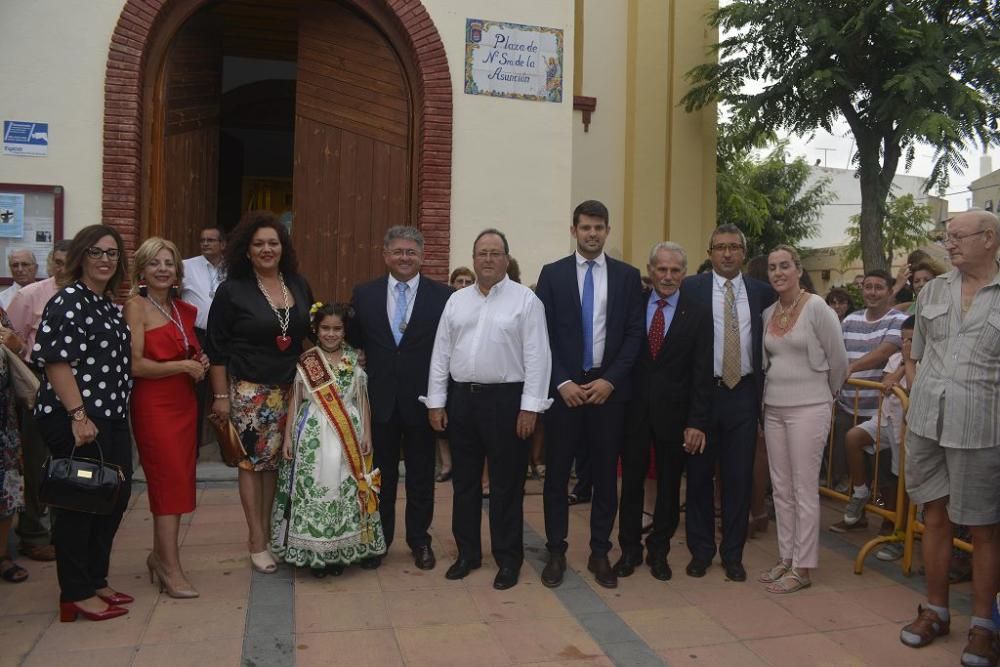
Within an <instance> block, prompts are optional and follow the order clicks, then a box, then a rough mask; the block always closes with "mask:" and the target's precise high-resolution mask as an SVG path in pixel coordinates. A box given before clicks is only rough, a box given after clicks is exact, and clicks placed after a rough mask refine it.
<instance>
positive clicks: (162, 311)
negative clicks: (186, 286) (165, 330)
mask: <svg viewBox="0 0 1000 667" xmlns="http://www.w3.org/2000/svg"><path fill="white" fill-rule="evenodd" d="M146 300H147V301H149V302H150V303H151V304H153V307H154V308H156V309H157V310H158V311H160V314H161V315H163V316H164V317H165V318H167V319H168V320H170V321H171V322H173V324H174V328H176V329H177V330H178V331H180V332H181V338H182V339H183V341H184V354H185V355H187V357H188V358H191V342H190V341H189V340H188V335H187V331H185V330H184V323H183V322H181V314H180V312H179V311H178V310H177V303H176V302H175V301H174V300H173V299H170V308H171V310H172V311H173V315H171V314H170V313H168V312H167V310H166V309H165V308H164V307H163V306H161V305H160V302H159V301H157V300H156V299H154V298H153V297H151V296H148V295H147V296H146ZM175 316H176V317H175Z"/></svg>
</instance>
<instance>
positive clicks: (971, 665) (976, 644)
mask: <svg viewBox="0 0 1000 667" xmlns="http://www.w3.org/2000/svg"><path fill="white" fill-rule="evenodd" d="M966 656H968V660H967V659H966ZM998 659H1000V641H998V640H997V638H996V633H995V632H990V631H989V630H987V629H986V628H980V627H977V626H972V627H971V628H969V643H968V644H966V645H965V650H964V651H962V664H963V665H966V666H967V667H975V666H977V665H982V664H984V662H983V661H984V660H985V661H986V662H985V664H988V665H996V664H997V660H998Z"/></svg>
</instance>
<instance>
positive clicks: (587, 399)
mask: <svg viewBox="0 0 1000 667" xmlns="http://www.w3.org/2000/svg"><path fill="white" fill-rule="evenodd" d="M608 231H609V226H608V209H607V208H606V207H605V206H604V204H602V203H601V202H599V201H585V202H583V203H582V204H580V205H579V206H577V207H576V210H575V211H573V226H572V227H571V228H570V233H571V234H572V235H573V238H574V239H576V252H575V253H573V254H572V255H570V256H569V257H565V258H563V259H561V260H559V261H557V262H553V263H551V264H547V265H546V266H545V267H543V268H542V273H541V275H540V276H539V277H538V287H537V289H536V293H537V294H538V298H539V299H541V301H542V303H543V304H544V305H545V319H546V323H547V325H548V329H549V345H550V347H551V349H552V380H551V389H550V392H551V394H550V395H551V396H552V398H553V400H554V402H553V404H552V407H551V408H549V410H548V412H546V414H545V419H546V423H545V466H546V472H545V491H544V507H545V536H546V546H547V547H548V550H549V554H548V562H547V563H546V565H545V569H544V570H543V571H542V583H543V584H545V585H546V586H549V587H554V586H558V585H559V584H561V583H562V580H563V573H564V572H565V571H566V548H567V544H566V536H567V534H568V529H569V504H568V500H569V498H568V494H567V493H566V489H567V486H568V484H569V474H570V466H571V464H572V462H573V456H574V452H575V451H576V448H577V447H584V448H586V451H587V454H588V455H589V456H588V457H587V458H588V459H589V462H590V472H591V474H592V475H593V485H594V491H593V500H592V505H591V511H590V559H589V561H588V563H587V568H588V569H589V570H590V571H591V572H593V573H594V578H595V579H596V580H597V583H599V584H600V585H602V586H604V587H606V588H614V587H616V586H617V585H618V578H617V577H616V576H615V573H614V571H613V570H612V569H611V564H610V562H609V561H608V552H609V551H610V550H611V528H612V526H613V525H614V522H615V513H616V511H617V509H618V479H617V468H618V465H617V463H618V452H619V451H620V448H621V441H622V429H623V426H624V419H625V402H626V401H627V400H628V398H629V395H630V394H631V386H630V375H631V372H632V365H633V364H634V363H635V360H636V357H637V356H638V354H639V346H640V344H641V342H642V337H643V332H644V329H643V324H642V302H641V300H640V299H641V292H640V290H641V286H642V281H641V280H640V278H639V271H638V270H637V269H636V268H635V267H632V266H629V265H628V264H625V263H624V262H619V261H617V260H614V259H611V258H610V257H608V256H607V255H606V254H604V243H605V241H607V238H608Z"/></svg>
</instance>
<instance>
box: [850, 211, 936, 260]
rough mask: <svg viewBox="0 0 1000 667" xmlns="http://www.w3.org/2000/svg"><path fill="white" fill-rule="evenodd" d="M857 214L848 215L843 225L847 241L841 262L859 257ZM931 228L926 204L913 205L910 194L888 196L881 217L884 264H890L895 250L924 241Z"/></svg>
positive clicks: (931, 216) (920, 243)
mask: <svg viewBox="0 0 1000 667" xmlns="http://www.w3.org/2000/svg"><path fill="white" fill-rule="evenodd" d="M860 222H861V216H858V215H852V216H851V224H850V225H848V227H847V235H848V237H849V238H850V240H849V241H848V243H847V248H846V249H845V250H844V261H845V262H847V263H850V262H853V261H854V260H856V259H857V258H859V257H861V224H860ZM933 228H934V214H933V212H932V211H931V207H930V206H928V205H926V204H917V203H916V202H915V201H914V199H913V195H909V194H907V195H903V196H901V197H895V196H893V195H889V204H888V206H887V207H886V212H885V218H884V219H883V221H882V243H883V245H882V252H883V254H882V260H883V261H884V262H885V265H886V266H891V265H892V258H893V256H895V255H896V254H898V253H901V252H908V251H910V250H913V249H914V248H918V247H920V246H922V245H924V244H925V243H927V241H928V240H930V233H931V231H932V229H933Z"/></svg>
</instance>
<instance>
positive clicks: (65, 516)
mask: <svg viewBox="0 0 1000 667" xmlns="http://www.w3.org/2000/svg"><path fill="white" fill-rule="evenodd" d="M123 247H124V245H123V243H122V239H121V236H119V234H118V232H117V231H115V230H114V229H112V228H111V227H105V226H103V225H91V226H90V227H85V228H84V229H82V230H81V231H80V232H79V233H78V234H77V235H76V237H75V238H74V239H73V243H72V245H70V248H69V252H68V253H67V255H66V273H67V275H69V276H71V277H72V279H73V282H71V283H70V284H69V285H67V286H66V287H64V288H63V289H62V290H60V291H59V292H58V293H57V294H56V295H55V296H54V297H52V300H51V301H49V303H48V304H47V305H46V306H45V310H44V311H43V313H42V321H41V323H40V324H39V325H38V335H37V337H36V338H35V346H34V348H32V352H31V358H32V360H33V361H34V362H35V363H36V364H37V365H38V366H39V367H40V368H41V369H42V379H41V387H40V388H39V390H38V400H37V403H36V405H35V419H36V420H37V423H38V428H39V430H40V431H41V433H42V437H43V438H44V439H45V444H47V445H48V447H49V450H50V451H51V452H52V455H53V456H54V457H67V456H69V455H70V453H71V452H72V451H73V448H74V447H76V448H77V449H78V451H77V455H78V456H82V457H87V458H95V459H96V458H100V453H99V450H98V445H99V446H100V451H101V452H103V455H104V460H105V461H106V462H107V463H114V464H116V465H118V466H119V467H120V468H121V470H122V472H123V473H124V474H125V481H124V483H123V484H122V487H121V494H120V495H119V498H118V506H117V507H116V509H115V511H114V512H112V513H111V514H110V515H106V516H105V515H97V514H87V513H85V512H75V511H72V510H65V509H56V508H53V510H52V514H53V519H54V521H53V524H54V525H53V529H52V543H53V544H54V545H55V547H56V571H57V574H58V577H59V589H60V595H59V600H60V604H59V620H61V621H74V620H76V618H77V616H78V615H82V616H84V618H88V619H90V620H93V621H103V620H106V619H108V618H114V617H116V616H121V615H123V614H126V613H128V610H127V609H126V608H124V607H122V606H120V605H124V604H128V603H129V602H132V601H133V599H132V596H130V595H126V594H125V593H119V592H117V591H115V590H114V589H113V588H111V587H110V586H108V581H107V577H108V563H109V560H110V558H111V543H112V541H113V540H114V537H115V533H116V532H117V530H118V524H119V523H120V522H121V518H122V514H123V513H124V512H125V507H126V506H127V505H128V500H129V491H130V485H131V483H132V441H131V438H130V436H129V429H128V422H127V421H126V419H127V415H128V412H127V409H128V400H129V395H130V393H131V391H132V366H131V336H130V334H129V329H128V326H127V325H126V324H125V320H124V319H123V318H122V316H121V314H120V313H119V311H118V308H117V307H115V304H114V302H113V301H112V299H113V298H114V295H115V293H116V292H117V290H118V287H119V285H121V282H122V279H123V278H124V277H125V275H126V270H127V269H126V261H125V253H124V252H123Z"/></svg>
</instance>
